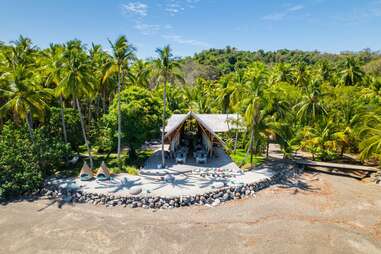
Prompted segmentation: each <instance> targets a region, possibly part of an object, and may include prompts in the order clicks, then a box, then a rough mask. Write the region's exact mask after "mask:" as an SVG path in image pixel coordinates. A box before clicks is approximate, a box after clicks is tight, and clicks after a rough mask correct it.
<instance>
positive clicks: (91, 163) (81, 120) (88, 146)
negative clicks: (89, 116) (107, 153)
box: [75, 98, 94, 168]
mask: <svg viewBox="0 0 381 254" xmlns="http://www.w3.org/2000/svg"><path fill="white" fill-rule="evenodd" d="M75 102H76V103H77V109H78V113H79V119H80V122H81V128H82V135H83V139H84V140H85V144H86V147H87V152H88V154H89V159H90V167H91V168H93V167H94V164H93V157H92V156H91V147H90V143H89V141H88V140H87V137H86V130H85V122H84V120H83V115H82V112H81V106H80V104H79V100H78V99H77V98H75Z"/></svg>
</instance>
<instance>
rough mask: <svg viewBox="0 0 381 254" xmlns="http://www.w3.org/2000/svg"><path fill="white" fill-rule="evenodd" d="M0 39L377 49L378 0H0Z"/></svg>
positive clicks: (195, 47) (150, 49)
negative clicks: (121, 37) (121, 39)
mask: <svg viewBox="0 0 381 254" xmlns="http://www.w3.org/2000/svg"><path fill="white" fill-rule="evenodd" d="M0 24H1V29H0V41H3V42H9V41H11V40H14V39H16V38H17V37H18V35H19V34H23V35H25V36H28V37H30V38H32V40H33V42H34V43H35V44H37V45H38V46H39V47H46V46H48V45H49V43H50V42H65V41H67V40H70V39H73V38H77V39H80V40H82V41H84V42H85V43H87V44H90V43H91V42H95V43H99V44H102V45H104V46H105V47H106V48H107V47H109V46H108V42H107V39H108V38H109V39H111V40H115V38H116V37H117V36H118V35H121V34H125V35H127V38H128V39H129V41H130V42H131V43H132V44H133V45H135V47H136V48H137V49H138V51H137V53H138V56H140V57H152V56H155V49H156V48H157V47H162V46H164V45H166V44H170V45H171V46H172V48H173V49H174V52H175V55H177V56H185V55H192V54H194V53H195V52H199V51H201V50H203V49H207V48H210V47H213V48H222V47H225V46H226V45H231V46H234V47H237V48H239V49H245V50H257V49H264V50H277V49H283V48H288V49H301V50H315V49H316V50H320V51H326V52H340V51H345V50H355V51H357V50H361V49H364V48H371V49H372V50H380V49H381V0H304V1H301V0H299V1H297V0H286V1H281V0H136V1H135V0H132V1H129V0H103V1H100V0H35V1H32V0H2V1H1V3H0Z"/></svg>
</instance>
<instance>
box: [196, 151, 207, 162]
mask: <svg viewBox="0 0 381 254" xmlns="http://www.w3.org/2000/svg"><path fill="white" fill-rule="evenodd" d="M206 157H207V156H206V154H205V153H199V154H197V156H196V163H197V164H199V163H205V164H206V163H207V158H206Z"/></svg>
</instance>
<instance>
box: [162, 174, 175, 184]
mask: <svg viewBox="0 0 381 254" xmlns="http://www.w3.org/2000/svg"><path fill="white" fill-rule="evenodd" d="M163 180H164V181H166V182H169V183H171V182H173V181H174V180H175V177H174V176H173V175H172V174H166V175H165V176H164V177H163Z"/></svg>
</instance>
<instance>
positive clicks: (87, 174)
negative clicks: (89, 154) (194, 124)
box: [79, 161, 93, 181]
mask: <svg viewBox="0 0 381 254" xmlns="http://www.w3.org/2000/svg"><path fill="white" fill-rule="evenodd" d="M92 178H93V171H91V168H90V167H89V165H87V163H86V161H85V162H84V163H83V166H82V169H81V172H80V173H79V179H80V180H81V181H89V180H91V179H92Z"/></svg>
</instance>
